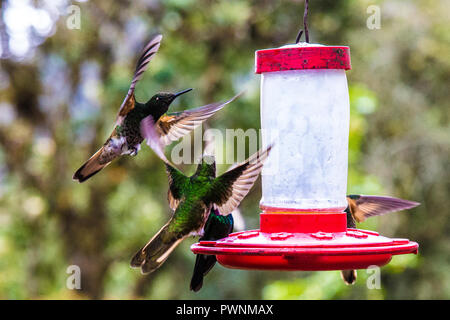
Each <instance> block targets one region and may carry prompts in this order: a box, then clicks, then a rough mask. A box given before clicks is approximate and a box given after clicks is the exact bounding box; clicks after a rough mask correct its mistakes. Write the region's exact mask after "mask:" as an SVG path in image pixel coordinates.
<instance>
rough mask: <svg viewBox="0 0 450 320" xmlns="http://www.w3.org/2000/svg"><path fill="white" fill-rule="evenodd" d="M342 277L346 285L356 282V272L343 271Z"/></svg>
mask: <svg viewBox="0 0 450 320" xmlns="http://www.w3.org/2000/svg"><path fill="white" fill-rule="evenodd" d="M341 277H342V280H344V282H345V284H347V285H351V284H354V283H355V282H356V270H342V271H341Z"/></svg>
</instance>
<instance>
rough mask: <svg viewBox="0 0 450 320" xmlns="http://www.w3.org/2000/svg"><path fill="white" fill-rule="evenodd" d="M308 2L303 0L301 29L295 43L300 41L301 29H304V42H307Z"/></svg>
mask: <svg viewBox="0 0 450 320" xmlns="http://www.w3.org/2000/svg"><path fill="white" fill-rule="evenodd" d="M308 4H309V0H305V10H304V12H303V29H300V31H299V32H298V34H297V38H296V39H295V43H296V44H297V43H299V42H300V38H301V37H302V34H303V31H305V42H307V43H309V32H308V9H309V8H308Z"/></svg>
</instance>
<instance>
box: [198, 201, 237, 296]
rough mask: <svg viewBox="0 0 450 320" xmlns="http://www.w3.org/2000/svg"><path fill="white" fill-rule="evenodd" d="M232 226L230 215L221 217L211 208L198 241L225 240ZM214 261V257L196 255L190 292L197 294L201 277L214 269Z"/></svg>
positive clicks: (231, 216)
mask: <svg viewBox="0 0 450 320" xmlns="http://www.w3.org/2000/svg"><path fill="white" fill-rule="evenodd" d="M233 212H234V211H233ZM233 226H234V219H233V214H232V213H230V214H229V215H227V216H221V215H220V214H219V211H217V209H214V208H213V209H212V210H211V213H210V214H209V217H208V220H207V221H206V223H205V227H204V232H203V236H202V237H201V238H200V239H199V241H206V240H209V241H215V240H219V239H222V238H225V237H227V236H228V235H229V234H230V233H231V232H232V231H233ZM216 261H217V260H216V256H215V255H206V254H197V257H196V258H195V265H194V272H193V274H192V278H191V285H190V288H191V290H192V291H195V292H197V291H199V290H200V289H201V288H202V286H203V277H204V276H206V275H207V274H208V272H209V271H210V270H211V269H212V268H213V267H214V265H215V264H216Z"/></svg>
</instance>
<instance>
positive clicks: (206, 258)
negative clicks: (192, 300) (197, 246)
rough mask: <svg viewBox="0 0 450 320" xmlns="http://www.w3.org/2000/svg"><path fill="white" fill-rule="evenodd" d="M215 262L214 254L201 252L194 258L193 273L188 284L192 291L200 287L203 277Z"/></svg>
mask: <svg viewBox="0 0 450 320" xmlns="http://www.w3.org/2000/svg"><path fill="white" fill-rule="evenodd" d="M215 264H216V256H213V255H203V254H198V255H197V257H196V258H195V266H194V273H193V274H192V278H191V285H190V288H191V290H192V291H194V292H197V291H199V290H200V289H201V288H202V286H203V277H204V276H206V275H207V274H208V272H209V271H210V270H211V269H212V268H213V267H214V265H215Z"/></svg>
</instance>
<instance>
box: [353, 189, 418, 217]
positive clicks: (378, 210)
mask: <svg viewBox="0 0 450 320" xmlns="http://www.w3.org/2000/svg"><path fill="white" fill-rule="evenodd" d="M347 202H348V206H349V209H350V212H351V214H352V216H353V217H354V219H355V220H356V221H358V222H362V221H364V220H366V219H367V218H369V217H373V216H379V215H383V214H386V213H389V212H393V211H400V210H406V209H411V208H414V207H417V206H418V205H419V204H420V203H418V202H414V201H409V200H403V199H399V198H393V197H381V196H362V195H348V196H347Z"/></svg>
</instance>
